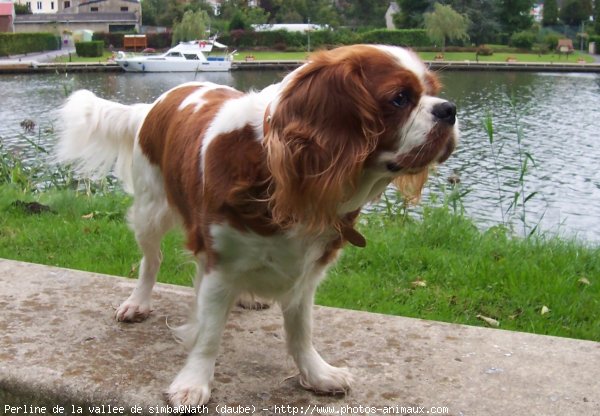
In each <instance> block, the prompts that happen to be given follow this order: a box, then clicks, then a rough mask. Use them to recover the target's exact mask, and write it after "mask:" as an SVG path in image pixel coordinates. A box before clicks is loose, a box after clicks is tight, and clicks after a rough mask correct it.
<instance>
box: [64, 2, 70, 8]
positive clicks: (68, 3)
mask: <svg viewBox="0 0 600 416" xmlns="http://www.w3.org/2000/svg"><path fill="white" fill-rule="evenodd" d="M69 7H71V2H70V1H65V6H64V8H65V9H68V8H69Z"/></svg>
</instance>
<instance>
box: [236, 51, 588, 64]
mask: <svg viewBox="0 0 600 416" xmlns="http://www.w3.org/2000/svg"><path fill="white" fill-rule="evenodd" d="M307 55H308V54H307V53H306V52H276V51H239V52H238V53H237V54H236V56H235V60H236V61H243V60H245V59H246V56H254V58H255V59H256V60H257V61H267V60H275V61H285V60H304V59H306V57H307ZM436 55H439V52H419V56H420V57H421V59H424V60H427V61H432V60H433V59H434V58H435V56H436ZM443 55H444V60H446V61H473V62H474V61H475V53H474V52H446V53H444V54H443ZM509 57H512V58H516V59H517V62H557V63H558V62H571V63H574V62H577V60H578V59H579V58H582V59H585V61H586V62H588V63H592V62H594V58H592V57H591V56H589V55H586V54H581V53H579V52H575V53H574V54H573V55H571V56H569V57H568V58H567V57H565V56H559V55H557V54H547V55H538V54H535V53H500V52H495V53H494V54H493V55H491V56H480V57H479V60H480V61H481V62H506V60H507V59H508V58H509Z"/></svg>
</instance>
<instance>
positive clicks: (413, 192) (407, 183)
mask: <svg viewBox="0 0 600 416" xmlns="http://www.w3.org/2000/svg"><path fill="white" fill-rule="evenodd" d="M428 177H429V168H425V169H423V170H421V171H420V172H417V173H412V174H406V175H401V176H398V177H397V178H396V179H394V180H393V184H394V186H396V189H398V191H399V192H400V194H401V195H402V199H404V201H405V202H406V203H409V204H416V203H418V202H419V201H420V200H421V193H422V192H423V187H424V186H425V182H427V178H428Z"/></svg>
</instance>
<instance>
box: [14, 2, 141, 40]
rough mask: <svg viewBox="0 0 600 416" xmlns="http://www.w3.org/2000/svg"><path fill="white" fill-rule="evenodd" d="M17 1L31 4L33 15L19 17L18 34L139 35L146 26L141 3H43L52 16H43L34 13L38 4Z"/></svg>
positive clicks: (43, 6) (16, 23) (48, 14)
mask: <svg viewBox="0 0 600 416" xmlns="http://www.w3.org/2000/svg"><path fill="white" fill-rule="evenodd" d="M17 1H19V2H22V3H23V4H29V5H30V7H31V9H32V12H33V14H27V15H18V16H16V19H15V31H16V32H51V33H65V32H71V33H73V32H77V31H80V30H91V31H93V32H125V31H136V32H139V31H140V27H141V24H142V6H141V4H140V2H139V0H87V1H82V0H41V1H40V3H42V4H41V7H42V10H49V12H40V13H36V12H35V11H34V10H35V9H37V6H38V5H37V3H38V2H37V1H29V0H27V1H23V0H17ZM52 10H54V11H52Z"/></svg>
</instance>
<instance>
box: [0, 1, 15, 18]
mask: <svg viewBox="0 0 600 416" xmlns="http://www.w3.org/2000/svg"><path fill="white" fill-rule="evenodd" d="M14 14H15V7H14V6H13V4H12V3H5V2H0V16H13V15H14Z"/></svg>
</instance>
